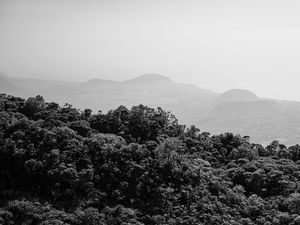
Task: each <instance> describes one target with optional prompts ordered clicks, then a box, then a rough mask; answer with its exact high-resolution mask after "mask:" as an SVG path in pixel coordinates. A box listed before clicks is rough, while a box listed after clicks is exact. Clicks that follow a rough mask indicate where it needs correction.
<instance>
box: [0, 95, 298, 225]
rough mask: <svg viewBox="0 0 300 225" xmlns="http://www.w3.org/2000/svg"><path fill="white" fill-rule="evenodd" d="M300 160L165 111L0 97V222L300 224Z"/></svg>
mask: <svg viewBox="0 0 300 225" xmlns="http://www.w3.org/2000/svg"><path fill="white" fill-rule="evenodd" d="M99 107H101V106H99ZM299 160H300V146H299V145H295V146H291V147H286V146H285V145H282V144H280V143H278V141H273V142H272V143H270V144H269V145H268V146H266V147H263V146H262V145H260V144H254V143H251V142H249V137H247V136H246V137H241V136H239V135H234V134H231V133H224V134H220V135H210V134H209V133H207V132H203V131H202V130H201V131H200V130H199V129H198V128H196V127H195V126H191V127H186V126H184V125H181V124H179V123H178V120H177V119H176V117H175V116H174V115H173V114H172V113H170V112H166V111H164V110H163V109H162V108H157V109H154V108H150V107H147V106H144V105H138V106H134V107H132V108H131V109H127V108H126V107H124V106H120V107H118V108H117V109H115V110H110V111H109V112H107V113H102V112H101V111H99V112H97V113H93V112H92V110H90V109H84V110H83V111H81V110H78V109H76V108H73V107H72V106H71V105H70V104H65V105H64V106H60V105H59V104H57V103H55V102H45V100H44V98H43V97H42V96H36V97H31V98H28V99H27V100H25V99H22V98H19V97H14V96H10V95H6V94H2V95H1V96H0V224H1V225H11V224H22V225H35V224H41V225H63V224H70V225H71V224H72V225H73V224H74V225H79V224H80V225H92V224H102V225H105V224H109V225H142V224H149V225H155V224H161V225H163V224H166V225H167V224H170V225H171V224H172V225H175V224H176V225H177V224H178V225H179V224H180V225H190V224H211V225H212V224H216V225H217V224H226V225H239V224H244V225H250V224H260V225H268V224H275V225H283V224H290V225H296V224H300V194H299V193H298V190H299V188H300V183H299V179H300V161H299Z"/></svg>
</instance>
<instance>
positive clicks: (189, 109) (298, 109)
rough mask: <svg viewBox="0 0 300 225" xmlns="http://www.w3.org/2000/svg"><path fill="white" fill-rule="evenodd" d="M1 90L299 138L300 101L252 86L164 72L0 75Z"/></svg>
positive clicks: (261, 138)
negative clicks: (213, 84)
mask: <svg viewBox="0 0 300 225" xmlns="http://www.w3.org/2000/svg"><path fill="white" fill-rule="evenodd" d="M0 92H5V93H8V94H14V95H18V96H21V97H24V98H27V97H29V96H34V95H37V94H40V95H42V96H44V97H45V98H46V99H47V100H48V101H55V102H58V103H59V104H62V105H63V104H65V103H70V104H71V105H73V106H74V107H76V108H81V109H84V108H90V109H92V110H93V111H94V112H95V111H98V110H101V111H103V112H106V111H108V110H110V109H115V108H117V107H118V106H120V105H124V106H126V107H128V108H131V107H132V106H134V105H139V104H144V105H148V106H150V107H162V108H164V109H165V110H169V111H171V112H172V113H173V114H175V115H176V117H177V118H178V119H179V121H180V123H182V124H187V125H188V126H189V125H192V124H195V125H196V126H198V127H199V128H200V129H201V131H208V132H210V133H212V134H219V133H223V132H232V133H236V134H242V135H249V136H250V137H251V140H252V141H254V142H258V143H262V144H269V143H270V142H271V141H272V140H275V139H277V140H279V141H280V142H282V143H283V144H287V145H292V144H295V143H298V142H299V140H300V138H299V137H300V129H299V127H300V103H299V102H290V101H283V100H280V101H279V100H276V99H263V98H260V97H258V96H257V95H256V94H255V93H253V92H251V91H248V90H241V89H232V90H229V91H226V92H224V93H221V94H219V93H217V92H214V91H211V90H206V89H203V88H200V87H198V86H196V85H192V84H183V83H177V82H175V81H173V80H171V79H170V78H168V77H166V76H163V75H160V74H144V75H141V76H137V77H135V78H132V79H128V80H124V81H114V80H107V79H92V80H88V81H85V82H69V81H57V80H43V79H28V78H14V77H9V76H6V77H3V76H0Z"/></svg>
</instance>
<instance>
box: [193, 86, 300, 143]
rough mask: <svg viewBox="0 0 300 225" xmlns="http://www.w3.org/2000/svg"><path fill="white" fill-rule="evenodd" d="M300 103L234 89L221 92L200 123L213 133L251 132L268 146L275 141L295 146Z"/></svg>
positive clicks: (201, 126) (242, 133)
mask: <svg viewBox="0 0 300 225" xmlns="http://www.w3.org/2000/svg"><path fill="white" fill-rule="evenodd" d="M299 112H300V103H299V102H288V101H282V100H281V101H279V100H275V99H262V98H259V97H257V96H256V95H255V94H254V93H252V92H250V91H247V90H239V89H233V90H229V91H226V92H224V93H222V94H220V95H219V97H218V98H217V99H216V101H215V102H214V104H213V107H212V109H211V111H210V112H209V113H208V116H207V117H206V118H202V119H201V120H198V122H196V125H198V126H199V127H200V128H201V129H202V130H205V131H208V132H210V133H212V134H219V133H224V132H232V133H235V134H241V135H248V136H250V137H251V140H252V141H254V142H258V143H261V144H264V145H267V144H269V143H270V142H271V141H273V140H279V141H280V142H281V143H284V144H287V145H293V144H296V143H298V142H299V137H300V130H299V126H300V114H299Z"/></svg>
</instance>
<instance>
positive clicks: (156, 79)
mask: <svg viewBox="0 0 300 225" xmlns="http://www.w3.org/2000/svg"><path fill="white" fill-rule="evenodd" d="M124 82H126V83H160V82H164V83H173V81H172V80H171V79H170V78H168V77H166V76H164V75H161V74H157V73H150V74H143V75H141V76H137V77H135V78H132V79H128V80H125V81H124Z"/></svg>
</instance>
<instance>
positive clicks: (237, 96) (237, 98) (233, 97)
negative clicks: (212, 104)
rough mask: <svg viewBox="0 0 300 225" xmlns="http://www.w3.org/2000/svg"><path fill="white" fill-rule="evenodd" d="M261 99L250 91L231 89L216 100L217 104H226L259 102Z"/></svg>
mask: <svg viewBox="0 0 300 225" xmlns="http://www.w3.org/2000/svg"><path fill="white" fill-rule="evenodd" d="M257 100H259V98H258V97H257V96H256V95H255V94H254V93H252V92H251V91H248V90H241V89H231V90H229V91H226V92H224V93H222V94H221V95H219V97H218V98H217V100H216V104H220V103H224V102H245V101H257Z"/></svg>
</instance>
